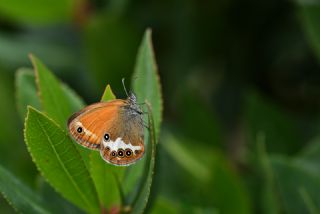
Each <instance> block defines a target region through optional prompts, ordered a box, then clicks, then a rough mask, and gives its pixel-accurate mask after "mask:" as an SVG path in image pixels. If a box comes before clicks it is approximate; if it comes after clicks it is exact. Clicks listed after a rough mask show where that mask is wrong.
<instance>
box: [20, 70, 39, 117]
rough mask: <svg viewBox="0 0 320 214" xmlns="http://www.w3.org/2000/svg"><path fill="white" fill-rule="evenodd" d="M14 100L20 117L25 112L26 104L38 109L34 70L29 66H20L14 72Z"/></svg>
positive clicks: (23, 115) (24, 114)
mask: <svg viewBox="0 0 320 214" xmlns="http://www.w3.org/2000/svg"><path fill="white" fill-rule="evenodd" d="M15 81H16V82H15V83H16V102H17V106H18V111H19V113H20V117H21V118H23V119H24V118H25V116H26V114H27V106H28V105H30V106H33V107H34V108H36V109H40V102H39V98H38V95H37V88H36V84H35V78H34V72H33V70H32V69H29V68H20V69H19V70H18V71H17V73H16V80H15Z"/></svg>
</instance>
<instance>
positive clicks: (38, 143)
mask: <svg viewBox="0 0 320 214" xmlns="http://www.w3.org/2000/svg"><path fill="white" fill-rule="evenodd" d="M25 141H26V143H27V147H28V149H29V152H30V153H31V156H32V158H33V161H34V162H35V164H36V165H37V167H38V169H39V171H40V172H41V173H42V174H43V176H44V177H45V178H46V179H47V180H48V182H49V183H50V184H51V185H52V186H53V187H54V188H55V189H56V190H57V191H58V192H59V193H61V194H62V195H63V196H64V197H65V198H67V199H68V200H70V201H71V202H73V203H74V204H76V205H77V206H78V207H80V208H82V209H84V210H86V211H87V212H90V213H98V212H99V202H98V197H97V193H96V190H95V188H94V184H93V182H92V179H91V177H90V175H89V172H88V170H87V168H86V166H85V163H84V162H83V160H82V159H81V156H80V154H79V152H78V150H77V149H76V147H75V145H74V143H73V142H72V141H71V140H70V138H69V137H68V135H67V134H66V133H65V132H64V131H63V130H62V129H61V128H60V127H59V126H58V125H57V124H56V123H55V122H54V121H52V120H51V119H50V118H48V117H47V116H45V115H44V114H42V113H41V112H39V111H37V110H35V109H34V108H32V107H29V108H28V114H27V118H26V122H25Z"/></svg>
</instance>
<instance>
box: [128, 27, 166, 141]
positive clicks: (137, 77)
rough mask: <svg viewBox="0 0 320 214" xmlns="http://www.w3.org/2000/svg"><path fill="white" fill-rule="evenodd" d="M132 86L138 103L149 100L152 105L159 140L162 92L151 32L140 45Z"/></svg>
mask: <svg viewBox="0 0 320 214" xmlns="http://www.w3.org/2000/svg"><path fill="white" fill-rule="evenodd" d="M132 85H133V90H134V92H135V94H136V95H137V99H138V102H140V103H143V102H145V101H146V100H147V101H148V102H149V103H150V104H151V108H152V114H153V116H154V125H155V135H156V139H158V135H159V131H160V124H161V120H162V92H161V85H160V78H159V74H158V70H157V65H156V61H155V56H154V51H153V47H152V41H151V30H147V31H146V32H145V35H144V38H143V41H142V43H141V45H140V48H139V52H138V55H137V61H136V65H135V71H134V74H133V76H132Z"/></svg>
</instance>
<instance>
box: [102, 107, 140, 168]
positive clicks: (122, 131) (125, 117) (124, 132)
mask: <svg viewBox="0 0 320 214" xmlns="http://www.w3.org/2000/svg"><path fill="white" fill-rule="evenodd" d="M109 125H110V126H109ZM106 135H107V136H106ZM100 145H101V146H100V154H101V157H102V158H103V159H104V160H105V161H106V162H108V163H111V164H114V165H118V166H127V165H130V164H132V163H135V162H136V161H137V160H139V159H140V158H141V157H142V156H143V154H144V126H143V119H142V115H141V113H137V111H135V110H134V109H132V108H130V106H129V105H128V104H124V105H123V106H121V107H120V108H119V112H118V116H117V117H115V118H114V121H112V123H109V124H108V126H105V133H104V137H103V138H102V141H101V144H100Z"/></svg>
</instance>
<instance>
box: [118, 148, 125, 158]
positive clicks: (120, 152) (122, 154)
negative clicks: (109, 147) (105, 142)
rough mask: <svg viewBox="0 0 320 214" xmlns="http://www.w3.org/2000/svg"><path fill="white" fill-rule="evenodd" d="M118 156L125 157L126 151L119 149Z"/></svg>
mask: <svg viewBox="0 0 320 214" xmlns="http://www.w3.org/2000/svg"><path fill="white" fill-rule="evenodd" d="M118 156H119V157H123V156H124V151H123V150H122V149H119V150H118Z"/></svg>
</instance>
